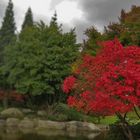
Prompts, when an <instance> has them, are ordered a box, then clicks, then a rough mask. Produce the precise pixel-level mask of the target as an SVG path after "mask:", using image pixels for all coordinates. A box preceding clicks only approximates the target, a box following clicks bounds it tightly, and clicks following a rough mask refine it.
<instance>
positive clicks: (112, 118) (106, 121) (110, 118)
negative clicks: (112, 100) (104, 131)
mask: <svg viewBox="0 0 140 140" xmlns="http://www.w3.org/2000/svg"><path fill="white" fill-rule="evenodd" d="M117 121H118V118H117V117H116V116H107V117H104V118H101V120H100V124H106V125H109V124H114V123H115V122H117Z"/></svg>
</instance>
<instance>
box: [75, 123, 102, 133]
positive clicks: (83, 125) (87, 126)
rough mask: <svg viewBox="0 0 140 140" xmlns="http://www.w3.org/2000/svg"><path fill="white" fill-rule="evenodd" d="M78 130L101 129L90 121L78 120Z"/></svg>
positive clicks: (94, 130)
mask: <svg viewBox="0 0 140 140" xmlns="http://www.w3.org/2000/svg"><path fill="white" fill-rule="evenodd" d="M77 130H78V131H92V132H100V131H101V130H100V129H99V128H98V127H97V126H96V125H95V124H93V123H88V122H77Z"/></svg>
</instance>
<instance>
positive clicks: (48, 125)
mask: <svg viewBox="0 0 140 140" xmlns="http://www.w3.org/2000/svg"><path fill="white" fill-rule="evenodd" d="M65 127H66V125H65V123H64V122H54V121H44V120H39V121H38V126H37V130H40V129H53V130H65Z"/></svg>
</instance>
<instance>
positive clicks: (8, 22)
mask: <svg viewBox="0 0 140 140" xmlns="http://www.w3.org/2000/svg"><path fill="white" fill-rule="evenodd" d="M15 30H16V27H15V20H14V11H13V3H12V1H11V0H9V3H8V6H7V8H6V11H5V16H4V18H3V22H2V27H1V29H0V62H2V61H3V50H4V47H5V46H7V45H9V44H11V43H13V42H14V41H15V37H16V35H15Z"/></svg>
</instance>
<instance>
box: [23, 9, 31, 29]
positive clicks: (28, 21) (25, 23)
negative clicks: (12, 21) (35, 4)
mask: <svg viewBox="0 0 140 140" xmlns="http://www.w3.org/2000/svg"><path fill="white" fill-rule="evenodd" d="M33 24H34V22H33V14H32V9H31V8H30V7H29V8H28V10H27V12H26V14H25V18H24V21H23V24H22V30H23V29H24V28H25V27H30V26H33Z"/></svg>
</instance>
